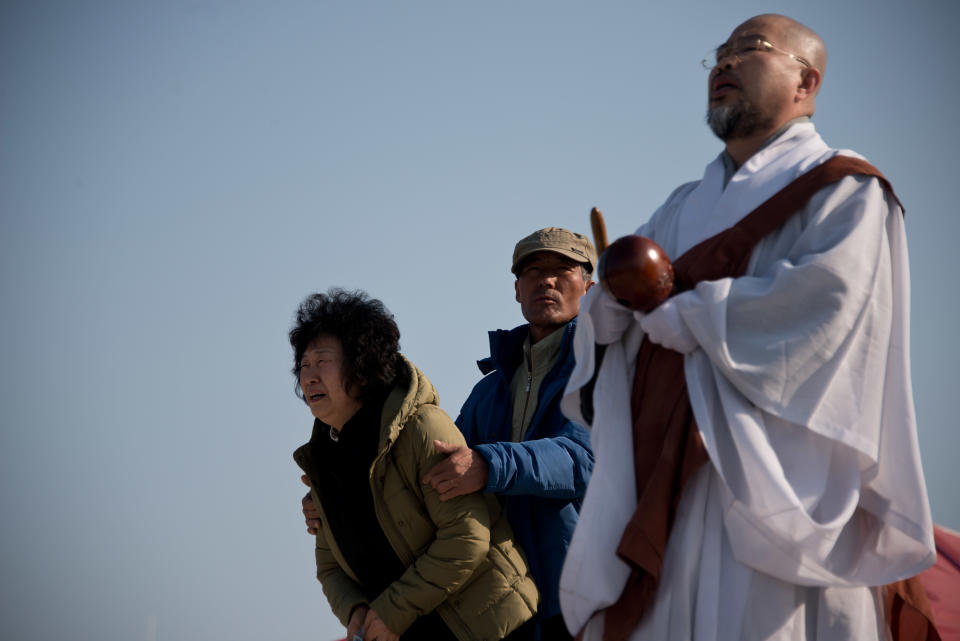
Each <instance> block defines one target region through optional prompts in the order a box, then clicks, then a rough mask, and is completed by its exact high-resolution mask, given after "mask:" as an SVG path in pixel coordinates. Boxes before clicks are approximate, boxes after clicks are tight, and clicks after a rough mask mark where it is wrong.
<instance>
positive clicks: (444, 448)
mask: <svg viewBox="0 0 960 641" xmlns="http://www.w3.org/2000/svg"><path fill="white" fill-rule="evenodd" d="M433 446H434V447H435V448H437V451H438V452H440V453H441V454H453V453H454V452H456V451H457V450H459V449H460V446H459V445H451V444H450V443H444V442H443V441H436V440H435V441H434V442H433Z"/></svg>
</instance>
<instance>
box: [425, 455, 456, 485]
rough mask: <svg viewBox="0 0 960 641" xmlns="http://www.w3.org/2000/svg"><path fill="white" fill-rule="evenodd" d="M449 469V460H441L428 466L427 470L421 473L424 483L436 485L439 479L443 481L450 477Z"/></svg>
mask: <svg viewBox="0 0 960 641" xmlns="http://www.w3.org/2000/svg"><path fill="white" fill-rule="evenodd" d="M449 470H450V463H449V462H447V461H442V462H440V463H437V464H436V465H434V466H433V467H431V468H430V471H429V472H427V473H426V474H424V475H423V483H424V485H426V484H430V485H433V486H434V487H436V486H437V483H439V482H440V481H444V480H447V479H449V478H451V476H452V475H451V474H450V471H449Z"/></svg>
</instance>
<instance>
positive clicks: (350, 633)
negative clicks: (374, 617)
mask: <svg viewBox="0 0 960 641" xmlns="http://www.w3.org/2000/svg"><path fill="white" fill-rule="evenodd" d="M369 611H370V606H369V605H366V604H362V605H358V606H357V607H355V608H354V609H353V612H352V613H350V622H349V623H348V624H347V641H350V639H353V637H354V635H356V634H357V632H359V631H360V630H362V629H363V622H364V621H366V619H367V613H368V612H369Z"/></svg>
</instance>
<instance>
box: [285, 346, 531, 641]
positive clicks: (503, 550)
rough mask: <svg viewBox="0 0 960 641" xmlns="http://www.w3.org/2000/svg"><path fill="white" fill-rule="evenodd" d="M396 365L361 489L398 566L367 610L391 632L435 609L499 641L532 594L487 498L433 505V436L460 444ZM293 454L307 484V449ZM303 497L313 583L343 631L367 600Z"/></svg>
mask: <svg viewBox="0 0 960 641" xmlns="http://www.w3.org/2000/svg"><path fill="white" fill-rule="evenodd" d="M403 363H404V365H403V368H402V371H401V373H400V375H399V376H398V377H397V385H396V386H395V387H394V389H393V390H392V391H391V392H390V394H389V396H388V397H387V400H386V402H385V403H384V407H383V414H382V420H381V429H380V442H379V445H378V452H377V455H376V457H375V458H374V462H373V465H372V466H371V468H370V488H371V491H372V494H373V503H374V509H375V511H376V514H377V519H378V520H379V522H380V526H381V527H382V528H383V531H384V534H386V537H387V539H388V540H389V541H390V545H391V546H392V547H393V550H394V552H396V554H397V556H398V557H400V560H401V561H402V562H403V563H404V565H406V566H407V569H406V571H405V572H404V573H403V575H402V576H401V577H400V578H399V579H397V580H396V581H394V582H393V583H392V584H390V586H388V587H387V589H386V590H384V591H383V592H382V593H381V594H380V595H378V596H377V597H376V598H375V599H373V601H372V602H370V603H369V605H370V607H372V608H373V609H374V610H375V611H376V612H377V614H378V615H379V616H380V618H381V620H382V621H383V622H384V624H386V626H387V627H388V628H390V630H391V631H392V632H394V633H395V634H403V632H404V631H405V630H406V629H407V628H408V627H409V626H410V625H411V624H412V623H413V621H414V620H415V619H416V618H417V617H418V616H420V615H422V614H425V613H427V612H430V611H431V610H433V609H434V608H436V610H437V612H438V613H439V614H440V616H441V617H442V618H443V620H444V622H445V623H446V624H447V627H449V628H450V630H451V631H452V632H453V633H454V634H455V635H456V636H457V638H458V639H460V640H461V641H471V640H478V641H479V640H484V641H494V640H495V639H500V638H502V637H504V636H505V635H507V634H509V633H510V632H511V631H512V630H514V629H516V628H517V627H518V626H519V625H520V624H521V623H523V622H524V621H526V620H528V619H530V618H531V617H532V616H533V614H534V613H535V612H536V606H537V601H538V594H537V589H536V587H535V586H534V583H533V579H531V578H530V574H529V572H528V570H527V564H526V560H525V559H524V556H523V554H522V553H521V551H520V549H519V547H517V546H516V545H515V544H514V542H513V533H512V532H511V530H510V526H509V524H508V523H507V519H506V518H500V506H499V503H498V502H497V500H496V498H494V497H492V496H489V495H482V494H470V495H468V496H460V497H457V498H454V499H450V500H448V501H441V500H440V498H439V496H438V495H437V492H436V491H435V490H434V489H433V488H432V487H431V486H429V485H424V484H423V483H422V482H421V479H422V478H423V476H424V474H426V473H427V471H428V470H430V468H432V467H433V466H434V465H436V464H437V463H439V462H440V461H442V460H443V459H444V455H443V454H441V453H440V452H438V451H437V450H436V448H435V447H434V445H433V441H434V439H436V440H440V441H444V442H446V443H455V444H458V445H460V444H464V440H463V436H462V435H461V433H460V430H458V429H457V427H456V425H454V423H453V421H452V420H451V419H450V417H449V416H447V414H446V413H444V412H443V410H441V409H440V408H439V407H438V406H437V393H436V390H435V389H434V387H433V385H432V384H431V383H430V381H429V380H427V377H426V376H424V375H423V373H422V372H421V371H420V370H419V369H417V368H416V367H415V366H414V365H413V364H412V363H410V362H409V361H408V360H406V359H403ZM293 457H294V460H296V462H297V464H298V465H299V466H300V467H301V468H303V470H304V472H306V474H307V475H308V476H309V477H310V478H311V479H315V478H316V476H315V475H314V473H313V464H312V461H311V456H310V448H309V447H308V446H307V445H304V446H302V447H300V448H298V449H297V451H296V452H294V455H293ZM311 496H312V498H313V501H314V504H315V505H317V506H318V509H319V511H320V519H321V523H322V524H321V527H320V532H319V533H318V534H317V548H316V557H317V578H318V579H319V580H320V583H321V584H322V585H323V592H324V594H325V595H326V597H327V601H329V603H330V607H331V608H332V610H333V612H334V614H335V615H336V616H337V618H339V619H340V621H341V622H342V623H343V624H344V626H346V625H347V624H348V621H349V617H350V613H351V612H352V611H353V608H354V607H356V606H357V605H360V604H363V603H366V602H367V599H366V597H365V596H364V594H363V591H362V590H361V588H360V586H359V584H358V583H357V577H356V576H355V575H354V573H353V571H352V570H351V569H350V567H349V566H348V565H347V563H346V561H345V560H344V558H343V555H342V554H341V553H340V549H339V547H338V546H337V542H336V541H335V540H334V539H333V536H332V533H331V532H330V530H329V529H327V526H326V516H325V514H324V512H323V504H322V503H321V502H320V500H319V497H318V495H317V493H316V491H313V490H311Z"/></svg>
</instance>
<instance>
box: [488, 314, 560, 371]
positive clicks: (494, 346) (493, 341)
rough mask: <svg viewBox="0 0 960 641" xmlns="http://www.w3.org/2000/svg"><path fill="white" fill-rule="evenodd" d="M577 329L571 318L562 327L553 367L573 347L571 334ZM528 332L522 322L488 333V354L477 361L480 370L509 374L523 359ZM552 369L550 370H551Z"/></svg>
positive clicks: (526, 326) (528, 329)
mask: <svg viewBox="0 0 960 641" xmlns="http://www.w3.org/2000/svg"><path fill="white" fill-rule="evenodd" d="M576 329H577V319H576V317H574V318H573V320H571V321H570V322H569V323H567V325H566V326H565V327H564V328H563V340H562V341H561V342H560V354H559V356H558V357H557V364H556V365H554V369H556V368H557V367H558V366H560V365H562V364H563V363H564V362H565V361H566V360H567V356H568V355H569V353H570V350H571V349H572V348H573V334H574V332H575V331H576ZM529 333H530V325H529V324H523V325H520V326H519V327H514V328H513V329H510V330H506V329H497V330H493V331H492V332H490V333H489V336H490V356H488V357H486V358H484V359H481V360H479V361H477V367H479V368H480V372H481V373H482V374H483V375H484V376H486V375H487V374H489V373H490V372H492V371H494V370H500V371H501V372H503V374H504V375H505V376H510V375H512V374H513V371H514V370H515V369H516V368H517V367H518V366H519V365H520V363H521V362H522V361H523V341H525V340H526V339H527V334H529ZM551 371H552V370H551Z"/></svg>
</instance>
